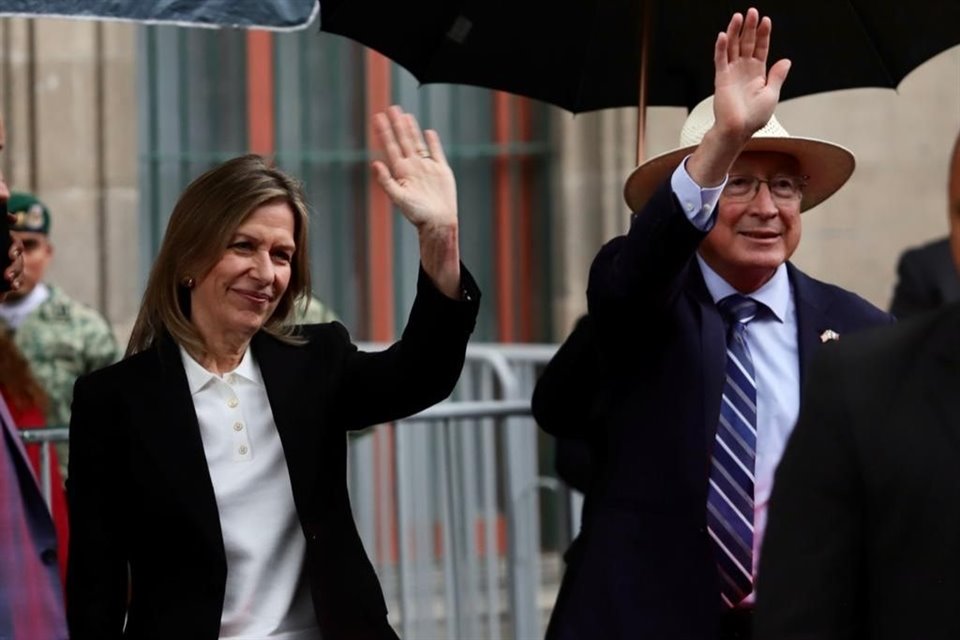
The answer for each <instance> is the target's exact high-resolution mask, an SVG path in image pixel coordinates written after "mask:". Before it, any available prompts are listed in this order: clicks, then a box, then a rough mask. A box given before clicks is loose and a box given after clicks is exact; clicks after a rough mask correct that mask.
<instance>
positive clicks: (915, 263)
mask: <svg viewBox="0 0 960 640" xmlns="http://www.w3.org/2000/svg"><path fill="white" fill-rule="evenodd" d="M956 300H960V276H958V275H957V267H956V265H955V264H954V263H953V254H952V252H951V250H950V240H949V238H942V239H940V240H936V241H934V242H931V243H929V244H925V245H923V246H922V247H916V248H913V249H909V250H907V251H904V252H903V255H901V256H900V260H899V262H898V263H897V284H896V286H895V287H894V290H893V300H892V301H891V302H890V313H892V314H893V315H895V316H896V317H897V318H899V319H901V320H903V319H904V318H907V317H909V316H915V315H917V314H919V313H923V312H925V311H933V310H934V309H939V308H940V307H942V306H944V305H945V304H949V303H951V302H954V301H956Z"/></svg>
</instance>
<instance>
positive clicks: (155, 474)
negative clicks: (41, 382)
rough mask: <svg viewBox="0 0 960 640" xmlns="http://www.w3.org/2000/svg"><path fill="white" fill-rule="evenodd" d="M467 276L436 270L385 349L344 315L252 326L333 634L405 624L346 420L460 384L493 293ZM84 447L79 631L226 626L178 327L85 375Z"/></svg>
mask: <svg viewBox="0 0 960 640" xmlns="http://www.w3.org/2000/svg"><path fill="white" fill-rule="evenodd" d="M462 282H463V288H464V300H462V301H454V300H451V299H449V298H446V297H445V296H444V295H443V294H441V293H440V292H439V291H438V290H437V289H436V288H435V287H434V286H433V285H432V283H431V282H430V280H429V278H428V277H427V276H426V275H425V274H424V273H423V271H422V270H421V272H420V279H419V283H418V292H417V296H416V300H415V301H414V304H413V308H412V310H411V312H410V317H409V320H408V322H407V326H406V328H405V330H404V332H403V336H402V338H401V339H400V340H399V341H398V342H397V343H395V344H394V345H393V346H392V347H391V348H390V349H388V350H386V351H384V352H381V353H363V352H360V351H358V350H357V349H356V347H355V346H354V345H352V344H351V342H350V339H349V336H348V335H347V332H346V330H345V329H344V328H343V327H342V326H341V325H339V324H337V323H331V324H325V325H311V326H305V327H303V328H302V335H303V336H304V337H305V338H306V340H307V343H306V344H304V345H302V346H292V345H289V344H286V343H283V342H281V341H278V340H277V339H275V338H273V337H272V336H270V335H268V334H265V333H263V332H261V333H258V334H257V335H256V336H254V338H253V340H252V341H251V344H250V348H251V349H253V354H254V356H255V357H256V360H257V362H258V364H259V366H260V370H261V372H262V375H263V379H264V384H265V386H266V389H267V396H268V398H269V400H270V407H271V409H272V411H273V416H274V420H275V422H276V425H277V431H278V432H279V435H280V440H281V443H282V445H283V450H284V455H285V456H286V461H287V468H288V471H289V473H290V483H291V486H292V488H293V498H294V503H295V505H296V508H297V514H298V516H299V519H300V523H301V525H302V530H303V535H304V537H305V538H306V543H307V547H306V570H307V574H308V577H309V580H310V588H311V593H312V596H313V603H314V607H315V610H316V614H317V620H318V622H319V625H320V628H321V631H322V633H323V637H324V638H325V639H327V640H333V639H338V638H350V639H351V640H352V639H354V638H358V639H361V638H362V639H366V638H369V639H374V638H376V639H380V638H395V637H396V634H395V633H394V632H393V630H392V629H391V628H390V626H389V625H388V624H387V621H386V613H387V610H386V606H385V604H384V599H383V594H382V592H381V589H380V585H379V583H378V581H377V577H376V574H375V573H374V570H373V567H372V566H371V564H370V561H369V560H368V559H367V556H366V554H365V553H364V549H363V546H362V544H361V541H360V537H359V535H358V533H357V529H356V525H355V524H354V521H353V517H352V515H351V511H350V504H349V499H348V496H347V483H346V437H345V431H346V430H349V429H360V428H364V427H367V426H370V425H373V424H378V423H383V422H389V421H391V420H397V419H400V418H403V417H405V416H408V415H410V414H413V413H415V412H417V411H419V410H422V409H424V408H426V407H428V406H430V405H432V404H434V403H436V402H438V401H440V400H442V399H444V398H445V397H446V396H447V395H449V393H450V392H451V390H452V389H453V387H454V385H455V384H456V382H457V379H458V377H459V375H460V370H461V368H462V366H463V361H464V353H465V350H466V344H467V340H468V338H469V335H470V332H471V331H472V330H473V326H474V322H475V319H476V314H477V309H478V303H479V291H478V290H477V287H476V284H475V283H474V282H473V279H472V278H471V276H470V274H469V273H468V272H467V271H466V269H463V270H462ZM70 447H71V456H70V475H69V481H68V483H67V489H68V498H69V501H70V516H71V522H70V524H71V538H70V555H69V571H68V579H67V602H68V611H67V615H68V621H69V624H70V628H71V633H72V635H71V637H72V638H73V640H86V639H91V640H94V639H95V640H109V639H111V638H120V637H124V638H138V639H139V638H158V639H159V638H164V639H167V638H197V639H205V640H206V639H209V640H213V639H215V638H217V637H218V633H219V628H220V617H221V613H222V607H223V598H224V589H225V582H226V572H227V565H226V559H225V554H224V549H223V538H222V534H221V530H220V522H219V517H218V512H217V504H216V499H215V497H214V492H213V486H212V484H211V481H210V475H209V472H208V470H207V463H206V458H205V456H204V451H203V443H202V441H201V438H200V432H199V426H198V423H197V417H196V413H195V411H194V407H193V401H192V399H191V396H190V391H189V388H188V386H187V380H186V375H185V373H184V369H183V365H182V361H181V358H180V353H179V350H178V348H177V345H176V344H175V343H174V341H173V340H172V339H171V338H170V337H169V336H164V337H163V338H162V339H161V340H160V341H159V343H158V344H157V345H155V346H154V347H153V348H151V349H148V350H147V351H144V352H142V353H139V354H137V355H135V356H133V357H130V358H128V359H126V360H123V361H122V362H120V363H118V364H116V365H113V366H111V367H108V368H106V369H103V370H101V371H98V372H96V373H93V374H90V375H88V376H84V377H82V378H80V379H79V380H78V382H77V384H76V389H75V394H74V405H73V416H72V421H71V429H70ZM128 567H129V576H130V580H129V581H128V573H127V572H128ZM263 588H264V589H269V588H270V585H263ZM128 589H129V593H130V598H129V603H128V600H127V594H128ZM125 615H126V616H127V620H126V624H124V616H125Z"/></svg>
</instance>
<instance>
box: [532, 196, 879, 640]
mask: <svg viewBox="0 0 960 640" xmlns="http://www.w3.org/2000/svg"><path fill="white" fill-rule="evenodd" d="M705 235H706V234H705V233H704V232H702V231H700V230H699V229H697V228H695V227H694V226H693V225H692V224H691V223H690V222H689V221H688V220H687V218H686V217H685V216H684V215H683V212H682V211H681V209H680V206H679V203H678V202H677V201H676V198H675V197H674V196H673V194H672V192H671V191H670V188H669V184H666V185H664V187H663V188H661V189H660V190H659V191H658V192H657V194H656V195H655V196H654V198H653V199H652V200H651V201H650V203H649V204H648V205H647V206H646V207H645V208H644V210H643V211H642V212H641V213H640V214H638V215H636V216H635V217H634V220H633V223H632V225H631V229H630V231H629V232H628V234H627V235H626V236H621V237H619V238H615V239H614V240H612V241H611V242H609V243H608V244H607V245H606V246H604V247H603V248H602V249H601V250H600V252H599V254H598V255H597V257H596V258H595V260H594V263H593V266H592V268H591V273H590V282H589V287H588V291H587V298H588V303H589V314H590V316H591V318H592V320H593V322H594V323H595V335H596V341H597V349H596V351H597V354H598V355H597V358H596V364H595V365H594V366H595V367H597V370H596V371H593V372H577V371H573V370H572V369H573V368H575V367H573V368H571V367H569V366H568V367H565V370H564V371H551V370H550V367H548V369H547V371H546V373H545V374H544V376H543V378H541V380H540V382H539V383H538V389H537V393H536V395H535V397H534V403H533V409H534V415H535V417H536V418H537V419H538V421H539V423H540V425H541V426H542V427H543V428H544V429H545V430H547V431H548V432H550V433H553V434H555V435H561V436H564V435H565V436H579V437H583V438H587V439H589V440H591V441H592V442H593V443H594V448H595V450H596V451H597V452H598V454H599V460H598V466H597V469H596V470H595V473H594V475H593V482H592V486H591V487H590V489H589V491H588V494H587V499H586V503H585V506H584V515H583V527H582V530H581V533H580V535H579V536H578V538H577V540H576V541H575V542H574V543H573V545H572V548H571V549H570V551H569V552H568V554H567V560H568V566H567V572H566V574H565V576H564V580H563V584H562V586H561V590H560V594H559V596H558V600H557V604H556V606H555V609H554V614H553V617H552V619H551V623H550V627H549V629H548V632H547V637H548V638H552V639H560V638H563V639H565V640H567V639H574V638H601V637H602V638H657V639H662V638H716V634H717V630H718V613H719V611H720V595H719V586H718V582H717V571H716V564H715V561H714V556H713V551H712V548H711V546H710V544H709V543H708V534H707V530H706V502H707V485H708V473H709V466H710V453H711V451H712V449H713V446H712V445H713V440H714V435H715V427H716V423H717V420H718V416H719V412H720V401H721V395H722V382H723V370H724V366H725V359H726V351H725V348H726V340H725V331H724V323H723V320H722V318H721V316H720V314H719V312H718V311H717V309H716V306H715V304H714V302H713V299H712V298H711V296H710V293H709V292H708V290H707V288H706V285H705V284H704V281H703V277H702V274H701V272H700V268H699V266H698V264H697V261H696V259H695V258H694V254H695V251H696V249H697V246H698V245H699V243H700V241H701V240H702V239H703V238H704V237H705ZM787 269H788V273H789V278H790V282H791V285H792V288H793V295H794V299H795V303H796V312H797V325H798V336H797V339H798V346H799V356H800V374H801V379H802V377H803V375H804V372H805V371H806V369H807V363H808V361H809V359H810V356H811V354H812V353H813V352H814V351H816V350H817V349H818V348H820V345H821V339H820V335H821V334H822V333H823V332H824V331H825V330H827V329H832V330H833V331H835V332H836V333H838V334H840V335H841V336H842V335H844V334H845V333H848V332H850V331H856V330H858V329H861V328H864V327H867V326H871V325H877V324H884V323H889V322H891V321H892V318H891V317H890V316H889V315H888V314H886V313H884V312H882V311H880V310H878V309H876V308H875V307H873V306H872V305H871V304H869V303H868V302H866V301H865V300H863V299H861V298H859V297H858V296H856V295H854V294H852V293H850V292H847V291H844V290H843V289H840V288H839V287H836V286H832V285H829V284H825V283H823V282H819V281H817V280H814V279H813V278H810V277H809V276H807V275H805V274H803V273H802V272H801V271H799V270H798V269H796V268H795V267H794V266H793V265H790V264H788V265H787ZM583 373H587V375H588V376H590V377H591V378H592V379H593V382H592V385H593V386H594V387H596V388H598V389H599V391H598V396H599V398H598V399H590V400H585V399H583V398H580V399H578V400H571V399H570V396H571V395H572V394H570V393H566V394H564V395H558V394H555V393H552V392H551V389H557V390H558V391H559V390H560V389H563V388H564V387H566V388H570V386H571V385H570V383H569V377H570V376H578V375H583ZM563 378H567V382H565V383H561V382H559V380H561V379H563ZM578 402H579V403H580V404H581V405H582V404H588V405H591V408H590V409H589V411H585V410H584V409H583V407H582V406H581V407H580V408H579V409H575V408H574V407H572V406H569V405H573V404H576V403H578ZM564 403H566V404H567V406H566V407H565V406H564ZM598 405H599V407H600V408H598ZM558 408H559V409H560V410H559V411H558ZM585 413H589V414H591V415H592V416H593V419H591V420H577V419H576V418H577V417H578V416H582V415H584V414H585ZM565 415H566V416H569V417H570V418H569V419H568V418H564V417H563V416H565Z"/></svg>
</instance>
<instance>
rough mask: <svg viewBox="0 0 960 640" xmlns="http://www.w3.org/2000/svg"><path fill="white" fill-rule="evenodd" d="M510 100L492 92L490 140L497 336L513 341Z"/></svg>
mask: <svg viewBox="0 0 960 640" xmlns="http://www.w3.org/2000/svg"><path fill="white" fill-rule="evenodd" d="M510 101H511V96H510V95H509V94H506V93H503V92H500V91H498V92H496V93H494V94H493V140H494V142H495V143H496V144H497V145H498V146H500V147H501V150H500V151H499V152H498V153H497V156H496V158H495V159H494V166H493V194H494V195H493V198H494V199H493V207H494V211H493V215H494V237H495V243H494V258H495V265H494V276H495V282H496V283H497V290H496V301H497V338H498V339H499V340H500V342H514V341H515V340H516V330H515V327H516V313H515V309H514V300H515V299H516V298H515V296H514V289H513V283H514V278H515V277H516V273H515V264H514V254H513V250H514V247H513V221H512V218H513V211H512V202H511V190H510V157H509V155H508V154H507V152H506V151H504V150H503V149H504V148H505V147H506V145H507V144H508V143H509V142H510Z"/></svg>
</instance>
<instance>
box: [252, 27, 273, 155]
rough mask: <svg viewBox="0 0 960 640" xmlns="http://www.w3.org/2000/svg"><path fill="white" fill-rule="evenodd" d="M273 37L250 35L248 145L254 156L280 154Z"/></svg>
mask: <svg viewBox="0 0 960 640" xmlns="http://www.w3.org/2000/svg"><path fill="white" fill-rule="evenodd" d="M273 98H274V87H273V34H272V33H270V32H269V31H254V30H251V31H247V141H248V146H249V148H250V151H251V152H252V153H259V154H260V155H264V156H270V155H273V153H274V151H275V150H276V142H275V139H274V122H275V114H274V108H273Z"/></svg>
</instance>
